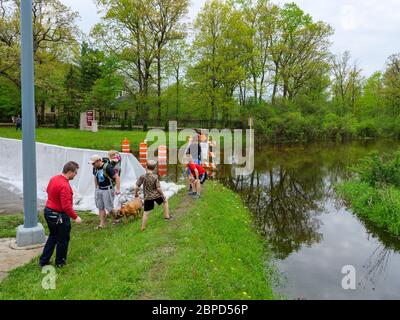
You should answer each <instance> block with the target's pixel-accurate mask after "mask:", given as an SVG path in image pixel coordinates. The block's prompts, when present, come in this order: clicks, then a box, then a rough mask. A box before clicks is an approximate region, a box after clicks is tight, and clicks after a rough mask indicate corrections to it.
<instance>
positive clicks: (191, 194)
mask: <svg viewBox="0 0 400 320" xmlns="http://www.w3.org/2000/svg"><path fill="white" fill-rule="evenodd" d="M195 194H196V192H193V191H190V192H188V196H194V195H195Z"/></svg>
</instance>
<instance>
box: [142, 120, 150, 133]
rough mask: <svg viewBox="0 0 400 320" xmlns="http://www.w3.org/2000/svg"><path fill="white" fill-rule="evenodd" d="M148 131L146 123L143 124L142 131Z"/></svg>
mask: <svg viewBox="0 0 400 320" xmlns="http://www.w3.org/2000/svg"><path fill="white" fill-rule="evenodd" d="M148 130H149V129H148V125H147V122H145V123H144V124H143V131H144V132H147V131H148Z"/></svg>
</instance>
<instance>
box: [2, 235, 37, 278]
mask: <svg viewBox="0 0 400 320" xmlns="http://www.w3.org/2000/svg"><path fill="white" fill-rule="evenodd" d="M14 248H15V239H13V238H6V239H0V282H1V281H2V280H4V279H5V278H6V277H7V275H8V273H9V272H10V271H11V270H13V269H15V268H18V267H20V266H23V265H24V264H26V263H28V262H30V261H31V260H32V259H33V258H35V257H37V256H38V255H40V254H41V253H42V250H43V247H36V248H34V249H29V250H27V249H23V250H21V249H14Z"/></svg>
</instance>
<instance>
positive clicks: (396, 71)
mask: <svg viewBox="0 0 400 320" xmlns="http://www.w3.org/2000/svg"><path fill="white" fill-rule="evenodd" d="M384 86H385V89H384V92H385V96H386V99H387V100H388V104H389V106H390V108H391V110H392V115H393V116H394V115H398V114H399V112H400V53H397V54H394V55H391V56H390V57H389V59H388V61H387V63H386V71H385V74H384Z"/></svg>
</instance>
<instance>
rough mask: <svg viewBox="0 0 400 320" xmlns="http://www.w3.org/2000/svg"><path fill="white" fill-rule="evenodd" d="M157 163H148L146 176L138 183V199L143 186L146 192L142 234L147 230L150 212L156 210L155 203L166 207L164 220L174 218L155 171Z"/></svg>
mask: <svg viewBox="0 0 400 320" xmlns="http://www.w3.org/2000/svg"><path fill="white" fill-rule="evenodd" d="M156 165H157V163H156V162H155V161H152V160H150V161H148V163H147V170H146V174H145V175H143V176H141V177H140V178H139V179H138V181H137V182H136V197H138V196H139V188H140V187H141V186H142V185H143V192H144V213H143V220H142V228H141V230H142V232H143V231H144V230H145V229H146V224H147V219H148V217H149V214H150V211H152V210H153V209H154V202H157V204H158V205H161V204H162V205H163V206H164V218H165V220H170V219H171V218H172V217H171V216H170V214H169V209H168V200H167V198H166V197H165V196H164V193H163V192H162V190H161V186H160V181H159V180H158V176H156V175H155V174H154V173H153V171H154V169H155V168H156Z"/></svg>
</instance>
